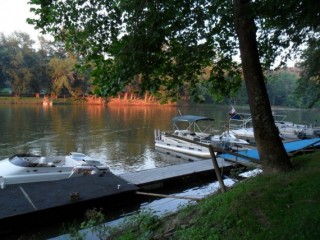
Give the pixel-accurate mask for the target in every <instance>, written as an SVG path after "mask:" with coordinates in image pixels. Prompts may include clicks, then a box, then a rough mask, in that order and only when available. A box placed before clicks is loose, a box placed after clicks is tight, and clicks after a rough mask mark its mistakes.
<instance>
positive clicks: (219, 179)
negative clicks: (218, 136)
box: [208, 144, 226, 193]
mask: <svg viewBox="0 0 320 240" xmlns="http://www.w3.org/2000/svg"><path fill="white" fill-rule="evenodd" d="M208 148H209V151H210V155H211V160H212V163H213V167H214V171H215V172H216V175H217V179H218V182H219V185H220V188H221V192H223V193H224V192H226V186H225V185H224V182H223V180H222V178H221V173H220V170H219V165H218V162H217V158H216V155H215V154H214V150H213V147H212V145H211V144H209V146H208Z"/></svg>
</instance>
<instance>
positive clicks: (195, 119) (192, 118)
mask: <svg viewBox="0 0 320 240" xmlns="http://www.w3.org/2000/svg"><path fill="white" fill-rule="evenodd" d="M198 121H214V119H213V118H208V117H202V116H194V115H181V116H176V117H174V118H172V122H174V123H176V122H189V123H192V122H198Z"/></svg>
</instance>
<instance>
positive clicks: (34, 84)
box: [0, 32, 317, 107]
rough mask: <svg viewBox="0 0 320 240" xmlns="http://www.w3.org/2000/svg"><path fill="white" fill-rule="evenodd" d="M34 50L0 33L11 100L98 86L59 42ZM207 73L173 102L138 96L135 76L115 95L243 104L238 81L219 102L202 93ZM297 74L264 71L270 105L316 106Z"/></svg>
mask: <svg viewBox="0 0 320 240" xmlns="http://www.w3.org/2000/svg"><path fill="white" fill-rule="evenodd" d="M35 46H36V45H35V42H34V40H32V39H31V38H30V36H29V35H28V34H27V33H22V32H14V33H13V34H11V35H9V36H5V35H4V34H0V92H1V90H3V89H10V90H11V91H12V95H14V96H21V95H28V96H39V95H49V96H51V97H59V96H60V97H61V96H71V97H79V96H83V95H85V94H93V93H94V89H95V88H97V87H98V86H95V85H94V84H92V82H93V78H92V76H90V67H89V68H88V67H86V68H80V67H77V66H80V64H81V57H79V56H77V55H76V54H74V53H71V52H68V51H66V48H65V46H64V45H63V44H62V43H59V42H54V41H50V40H47V39H45V38H44V37H39V43H38V46H37V47H35ZM307 56H309V55H307ZM309 61H310V60H309ZM302 66H303V64H302ZM84 69H85V70H84ZM210 74H212V68H211V67H210V66H208V67H207V68H206V69H204V70H203V72H202V73H201V74H199V75H198V76H197V78H198V81H197V84H196V85H194V86H192V87H190V86H186V87H185V88H181V90H180V91H179V94H180V95H179V97H177V96H174V95H170V92H166V90H165V88H163V90H161V88H160V91H159V92H158V93H157V94H151V93H148V92H144V93H143V94H141V93H142V92H143V91H142V90H141V89H139V82H140V81H141V79H140V78H139V75H137V76H136V78H135V81H133V82H131V83H130V84H129V85H127V86H125V87H124V89H123V90H122V91H121V92H119V93H118V96H120V97H122V98H124V99H137V98H139V99H143V98H144V99H145V100H146V101H149V100H157V101H163V102H166V101H175V100H176V99H178V98H181V99H184V100H187V101H191V102H203V103H217V102H225V103H231V104H234V105H246V104H248V98H247V93H246V88H245V85H244V82H243V81H241V80H240V81H239V86H238V88H236V89H238V90H237V91H230V93H229V94H227V95H224V97H221V95H223V94H218V95H217V96H212V94H210V92H209V90H208V89H210V88H212V86H209V81H208V79H209V78H210ZM302 74H303V72H302V71H300V70H299V69H298V68H291V69H286V68H284V69H281V70H277V71H270V72H268V73H267V74H266V76H267V79H266V86H267V90H268V95H269V98H270V102H271V104H272V105H274V106H291V107H305V106H307V105H310V104H313V105H317V104H316V103H317V101H315V100H311V96H314V95H315V94H316V93H315V92H314V88H312V86H313V85H316V83H313V85H312V83H310V80H309V82H308V81H307V80H306V79H308V77H307V76H306V74H304V75H303V77H302V78H301V75H302ZM135 83H136V84H135ZM305 83H306V84H307V85H305ZM186 84H187V83H186ZM306 86H310V87H309V88H308V87H306ZM190 89H191V90H190ZM2 92H3V91H2ZM308 92H309V93H310V94H308Z"/></svg>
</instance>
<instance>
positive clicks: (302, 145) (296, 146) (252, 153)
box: [217, 138, 320, 161]
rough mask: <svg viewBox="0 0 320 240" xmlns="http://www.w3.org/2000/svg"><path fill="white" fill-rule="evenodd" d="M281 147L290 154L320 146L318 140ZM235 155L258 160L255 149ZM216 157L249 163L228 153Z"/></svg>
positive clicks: (288, 143) (299, 141)
mask: <svg viewBox="0 0 320 240" xmlns="http://www.w3.org/2000/svg"><path fill="white" fill-rule="evenodd" d="M283 145H284V148H285V149H286V151H287V153H291V152H295V151H299V150H302V149H305V148H309V147H313V146H314V147H317V146H320V138H312V139H303V140H297V141H293V142H287V143H284V144H283ZM237 153H238V154H240V155H243V156H244V157H249V158H254V159H256V160H257V161H259V160H260V159H259V153H258V150H257V149H250V150H243V151H239V152H237ZM217 156H218V157H222V158H224V159H226V160H230V161H250V160H248V159H247V158H241V157H237V156H234V155H232V154H228V153H223V154H218V155H217Z"/></svg>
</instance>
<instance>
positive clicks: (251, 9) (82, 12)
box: [29, 0, 320, 173]
mask: <svg viewBox="0 0 320 240" xmlns="http://www.w3.org/2000/svg"><path fill="white" fill-rule="evenodd" d="M31 3H32V4H33V5H35V6H36V7H35V8H32V11H34V12H35V14H36V15H37V16H38V17H39V19H33V20H32V19H29V22H30V23H32V24H35V25H36V26H37V27H38V28H40V29H42V30H43V31H44V32H50V33H52V34H53V35H55V37H56V38H57V39H60V40H63V41H65V42H66V45H67V47H70V48H73V49H75V50H77V51H78V52H79V53H81V54H82V55H83V56H84V57H85V58H84V59H85V60H87V61H93V62H94V63H95V67H96V68H95V71H94V72H93V73H94V75H93V76H94V77H95V82H94V83H95V84H96V86H97V87H98V90H99V93H100V94H102V95H110V94H117V93H118V92H119V91H122V90H123V89H124V88H125V86H126V85H127V84H128V83H130V82H131V81H133V80H134V77H135V76H136V75H140V76H141V82H140V88H141V89H142V90H149V91H150V92H152V93H154V92H156V91H157V90H158V89H160V88H161V87H162V88H163V87H165V91H172V92H173V93H174V92H175V93H177V94H176V96H178V93H179V92H180V91H181V90H183V89H182V87H183V86H187V87H189V89H190V91H192V90H193V89H197V88H196V86H197V84H198V80H199V78H197V76H198V75H199V74H200V73H201V71H202V70H203V69H204V68H205V67H207V66H212V71H211V73H210V78H209V83H210V84H208V91H209V92H210V93H211V94H220V95H228V94H229V93H230V91H231V89H234V87H239V86H240V78H239V77H238V76H239V75H240V74H241V73H240V71H239V68H238V66H237V64H236V63H235V62H234V61H233V57H234V56H235V55H237V53H238V52H239V50H240V55H241V60H242V70H243V75H244V80H245V84H246V89H247V94H248V100H249V105H250V110H251V113H252V116H253V126H254V131H255V137H256V141H257V147H258V150H259V154H260V158H261V160H262V165H263V169H264V172H265V173H268V172H278V171H287V170H288V169H290V167H291V164H290V161H289V159H288V156H287V154H286V152H285V150H284V148H283V145H282V142H281V139H280V137H279V135H278V131H277V128H276V126H275V124H274V121H273V117H272V112H271V108H270V103H269V99H268V95H267V91H266V86H265V83H264V76H263V71H262V67H263V68H268V67H271V66H272V63H273V62H274V61H275V59H276V57H277V56H280V57H281V55H282V53H286V50H288V49H295V47H297V46H299V45H300V44H302V43H303V42H304V41H306V40H308V39H311V38H312V37H314V36H313V35H312V34H310V32H316V30H317V27H318V25H319V23H320V21H315V19H316V20H318V19H319V14H318V13H319V11H318V10H319V2H318V1H315V0H313V1H312V0H304V1H303V0H299V1H288V2H285V3H284V2H281V1H276V0H264V1H252V2H251V1H250V0H233V1H222V0H217V1H208V0H190V1H185V0H184V1H182V0H177V1H168V0H163V1H154V0H152V1H141V0H139V1H137V0H130V1H128V0H119V1H109V0H108V1H107V0H99V1H98V0H90V1H83V0H77V1H73V0H72V1H71V0H57V1H47V0H32V1H31ZM306 6H307V7H306ZM309 6H312V8H309ZM291 43H292V44H291ZM285 56H287V55H285ZM186 83H187V84H186ZM193 95H195V94H193Z"/></svg>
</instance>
